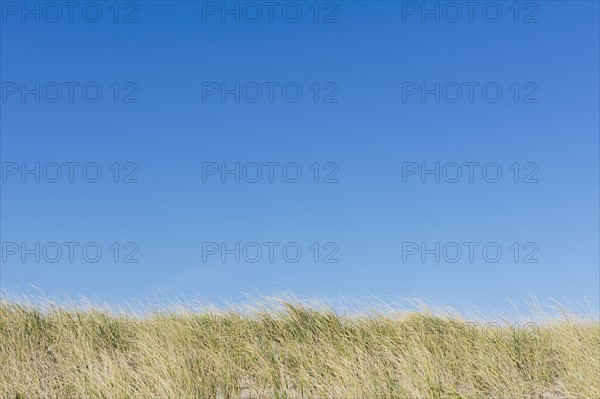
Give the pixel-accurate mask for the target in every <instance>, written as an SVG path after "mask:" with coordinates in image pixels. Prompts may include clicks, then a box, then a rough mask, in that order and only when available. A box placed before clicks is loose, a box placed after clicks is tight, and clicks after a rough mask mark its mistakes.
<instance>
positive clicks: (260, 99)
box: [0, 1, 600, 306]
mask: <svg viewBox="0 0 600 399" xmlns="http://www.w3.org/2000/svg"><path fill="white" fill-rule="evenodd" d="M53 4H54V5H56V4H58V5H59V6H60V4H62V2H57V3H53ZM452 4H453V5H452V6H448V4H447V3H436V2H428V3H427V7H428V8H427V10H425V9H423V7H425V6H423V5H422V2H354V1H353V2H343V1H341V2H336V3H334V2H330V3H327V2H321V3H319V4H318V5H317V6H315V5H314V3H313V2H296V3H287V2H281V3H278V5H273V6H272V7H273V8H272V9H270V8H269V6H268V5H265V4H264V3H263V2H257V3H250V5H248V3H236V2H228V3H227V4H226V5H225V6H223V5H222V3H221V2H202V3H201V2H198V3H194V2H191V1H181V2H162V1H140V2H129V3H128V2H121V3H118V4H117V6H115V5H114V3H113V2H112V1H106V2H105V1H100V2H95V3H93V2H92V3H88V2H82V3H80V5H79V6H77V7H76V8H74V9H69V8H68V7H66V6H60V9H59V8H57V7H56V6H48V5H47V3H37V2H26V3H22V2H8V1H2V2H1V7H2V8H1V9H0V12H1V16H0V17H1V18H2V19H1V39H0V45H1V60H0V68H1V81H2V93H1V94H2V99H1V101H2V102H1V103H0V105H1V121H0V127H1V157H2V178H3V181H2V193H1V211H2V217H1V219H2V220H1V235H2V257H3V259H2V264H1V269H0V270H1V272H0V273H1V274H0V275H1V287H2V288H3V289H9V290H11V291H13V292H18V293H37V292H39V291H38V289H39V290H42V291H43V292H44V293H45V294H47V295H49V296H52V295H55V294H57V293H67V294H69V295H72V296H77V295H79V294H82V295H85V296H94V297H98V298H102V299H107V300H117V301H119V300H125V299H130V298H142V299H143V298H149V297H152V296H153V295H155V294H156V293H157V292H163V293H165V294H167V295H172V296H175V295H201V296H203V297H205V298H209V299H213V300H216V299H217V298H229V299H233V300H236V298H240V293H243V292H245V293H251V294H252V293H257V292H261V293H266V294H269V293H275V292H278V291H284V290H285V291H291V292H293V293H296V294H299V295H304V296H316V297H321V298H322V297H326V298H327V297H337V296H339V295H343V296H345V297H347V298H350V299H360V298H364V297H367V296H368V295H370V294H373V295H377V296H379V297H382V298H386V297H391V296H404V297H419V298H426V299H432V300H435V301H438V302H442V303H448V304H455V305H456V304H465V303H469V304H474V305H481V306H483V305H492V306H495V305H504V304H506V303H507V301H508V300H509V299H510V300H512V301H515V302H516V303H520V302H522V301H524V300H526V299H528V298H529V295H530V294H533V295H535V296H537V297H538V298H540V299H541V300H544V301H545V300H547V298H550V297H551V298H555V299H558V300H562V301H566V300H569V301H574V302H580V301H582V300H583V298H585V297H590V298H598V296H599V279H600V276H599V264H600V260H599V205H598V204H599V129H600V127H599V115H598V112H599V111H598V110H599V80H598V79H599V37H600V34H599V21H600V17H599V16H600V13H599V6H598V2H595V1H580V2H567V1H564V2H561V1H539V2H534V3H532V2H520V3H516V5H515V3H514V2H512V1H511V2H481V3H480V5H479V6H477V7H476V8H474V9H471V10H470V9H469V8H468V7H466V6H460V5H461V4H463V3H462V2H458V3H452ZM457 4H458V5H459V6H460V9H459V8H456V5H457ZM256 5H258V6H259V8H260V14H257V12H259V10H258V8H257V7H256ZM24 7H29V8H27V9H24ZM53 7H54V8H53ZM223 7H227V9H223ZM236 7H238V8H237V10H238V11H236ZM436 7H437V10H438V11H436ZM117 10H118V13H117ZM228 10H229V11H228ZM317 10H318V12H317ZM430 10H433V14H432V13H429V12H428V11H430ZM98 12H100V13H101V14H98ZM236 12H239V14H238V15H236V14H235V13H236ZM298 12H300V13H301V14H298ZM436 12H437V13H438V14H437V15H436V14H435V13H436ZM498 12H500V14H498ZM459 13H460V14H459ZM236 18H238V19H239V21H236ZM436 18H437V19H438V21H436ZM36 19H39V22H38V21H36ZM296 19H297V20H298V21H297V22H294V21H295V20H296ZM95 20H97V21H96V22H94V21H95ZM53 21H56V22H53ZM115 21H116V22H115ZM315 21H316V22H315ZM126 22H127V23H126ZM36 82H37V83H38V84H39V86H36ZM236 84H239V86H236ZM223 85H224V86H223ZM98 89H100V90H101V96H98V95H97V93H98V92H97V90H98ZM298 90H301V93H302V95H301V97H300V98H297V94H298ZM498 90H501V95H500V96H499V95H498ZM259 94H260V96H259ZM236 96H237V97H239V102H236ZM271 96H272V97H271ZM36 97H38V98H36ZM436 97H437V98H436ZM38 100H39V102H37V101H38ZM96 100H97V101H96ZM236 162H237V163H239V183H238V182H236V175H235V172H232V173H228V174H227V173H226V174H224V175H222V174H221V172H222V169H223V167H225V168H227V169H228V170H235V168H236ZM271 162H275V163H279V164H275V163H271ZM36 163H38V164H39V166H36ZM115 163H118V164H117V165H115ZM315 163H318V164H317V165H315ZM257 164H258V166H260V173H261V175H260V176H258V175H257ZM57 165H58V166H59V168H57ZM84 165H86V167H85V173H84V172H83V166H84ZM284 166H285V173H282V170H283V167H284ZM457 167H458V168H457ZM36 168H38V169H37V171H36ZM436 168H438V169H437V171H438V172H436ZM25 169H27V170H33V172H30V173H26V172H25V173H24V170H25ZM59 170H60V173H61V175H60V176H58V175H57V174H56V173H57V172H58V171H59ZM98 170H100V172H101V173H102V175H101V177H100V178H99V181H98V182H96V183H92V181H94V180H96V173H97V172H98ZM116 170H118V171H119V173H118V175H116ZM298 170H300V171H301V173H302V176H301V177H300V179H299V181H297V182H295V183H294V182H293V181H295V180H297V177H296V173H297V172H298ZM316 170H318V171H319V173H318V175H317V174H316V172H315V171H316ZM424 170H425V171H427V170H433V172H430V173H424V174H423V173H422V172H423V171H424ZM458 171H460V173H461V175H457V172H458ZM498 171H500V172H501V173H502V175H501V176H500V177H499V180H498V178H497V177H496V173H498ZM70 172H72V176H70ZM270 172H272V173H273V174H272V179H270ZM470 172H472V175H471V174H470ZM517 172H518V173H517ZM436 174H437V175H436ZM71 177H72V180H73V181H72V182H70V179H71ZM38 178H39V180H40V182H39V183H37V182H36V181H35V180H36V179H38ZM115 179H116V180H117V181H118V182H117V183H115V182H114V180H115ZM436 179H439V182H436ZM54 180H57V182H55V183H53V182H52V181H54ZM222 180H224V182H223V181H222ZM254 180H258V181H257V182H252V181H254ZM270 180H272V181H270ZM315 180H317V181H318V182H317V183H315ZM496 180H498V181H496ZM115 242H116V243H118V245H117V246H118V247H119V251H118V253H117V250H116V247H114V246H113V245H114V243H115ZM315 242H316V243H318V245H317V247H318V248H319V250H318V252H317V247H315V246H314V243H315ZM36 243H39V249H36V245H37V244H36ZM54 243H56V244H54ZM69 243H74V244H69ZM90 243H91V244H90ZM132 243H133V244H132ZM214 243H217V245H216V246H215V244H214ZM221 243H225V246H226V248H221ZM236 243H240V244H239V252H238V255H239V257H240V262H239V263H237V262H236V261H235V260H236V259H235V258H236V254H235V253H229V252H226V253H225V254H223V253H222V249H225V250H234V251H233V252H235V248H236ZM248 243H250V244H248ZM253 243H257V244H253ZM265 243H276V244H265ZM290 243H291V244H290ZM423 243H424V245H423ZM436 243H439V247H436V245H438V244H436ZM465 243H467V244H465ZM469 243H472V244H469ZM515 243H517V244H515ZM15 244H16V245H15ZM86 244H87V245H86ZM286 244H287V245H286ZM23 245H24V246H23ZM57 247H60V248H61V252H62V253H61V254H58V253H57V252H56V249H57ZM84 247H85V248H86V251H87V252H86V253H85V254H86V255H87V259H86V258H85V257H84V254H83V253H82V251H83V248H84ZM98 247H99V248H100V249H101V250H102V255H101V256H100V259H99V261H97V262H95V263H93V262H92V261H91V260H93V258H95V257H96V255H95V251H96V249H97V248H98ZM257 247H259V248H260V250H261V251H262V254H261V256H260V257H259V256H258V255H257V252H256V251H257ZM284 247H285V252H284V251H283V249H284ZM69 248H72V250H73V253H72V255H73V259H72V261H71V259H69ZM298 248H300V249H301V250H302V255H301V256H300V259H299V260H298V261H297V262H292V260H295V259H294V258H295V257H296V251H297V249H298ZM436 248H437V249H436ZM484 248H485V250H484ZM498 248H500V250H501V251H502V253H501V255H500V256H499V257H498V256H497V254H496V252H495V251H497V249H498ZM270 249H272V251H273V252H272V253H270ZM458 249H460V251H461V252H462V253H461V254H459V253H458V252H457V250H458ZM471 250H472V252H471ZM134 252H135V254H134ZM270 254H272V256H273V261H272V262H271V261H270V259H269V255H270ZM222 255H223V256H224V261H223V257H222ZM469 255H472V259H470V256H469ZM36 256H39V258H40V259H39V262H36ZM436 256H439V263H438V262H436ZM115 257H116V260H118V262H116V263H115ZM315 257H316V260H317V263H315ZM257 258H258V261H257V262H255V263H252V262H250V261H253V260H255V259H257ZM136 259H137V260H138V262H137V263H128V262H124V261H125V260H129V261H131V260H136ZM54 260H56V262H54V263H53V262H52V261H54ZM333 260H337V262H336V263H334V262H332V261H333ZM515 260H516V262H515ZM535 261H537V262H535ZM34 287H36V288H34Z"/></svg>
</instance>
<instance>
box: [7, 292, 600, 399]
mask: <svg viewBox="0 0 600 399" xmlns="http://www.w3.org/2000/svg"><path fill="white" fill-rule="evenodd" d="M267 302H268V303H267ZM537 316H538V319H539V315H537ZM599 375H600V325H599V324H598V321H597V319H595V318H593V317H592V318H589V317H581V316H578V315H577V314H574V313H569V312H567V311H562V312H561V313H560V317H555V316H549V315H547V316H545V317H543V321H542V322H537V323H536V324H533V323H529V324H526V323H519V324H518V325H517V324H514V323H513V322H507V321H502V320H500V321H497V322H495V323H485V322H480V323H479V322H473V321H472V320H471V321H467V320H465V319H463V318H462V317H461V316H459V315H456V314H449V313H445V314H441V315H440V314H433V313H432V312H429V311H428V310H426V309H425V310H423V311H419V312H397V311H395V312H392V311H381V312H377V311H372V310H371V311H368V312H367V311H365V312H363V313H362V314H360V313H359V314H352V315H349V314H339V313H336V312H334V311H333V310H332V309H331V308H328V307H321V306H314V305H310V304H306V303H301V302H299V301H295V300H293V299H291V300H271V301H263V302H259V303H257V304H256V306H254V307H252V308H250V309H248V308H246V309H244V310H243V311H240V310H235V309H230V310H222V309H221V310H219V309H215V308H210V307H206V308H205V309H203V310H201V311H194V312H190V311H189V310H183V309H170V310H167V309H164V310H156V311H154V312H151V313H149V314H146V315H144V316H134V315H132V314H123V313H114V312H110V311H107V310H103V309H101V308H95V307H93V306H84V307H64V306H58V305H53V304H50V305H49V306H45V307H43V309H42V308H40V307H39V306H34V305H31V304H28V303H23V302H22V301H14V300H6V299H5V300H3V301H0V398H11V399H14V398H71V397H72V398H75V397H76V398H83V397H86V398H254V397H261V398H263V397H268V398H271V397H273V398H315V397H319V398H417V397H426V398H490V397H493V398H563V397H565V398H600V377H599Z"/></svg>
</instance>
